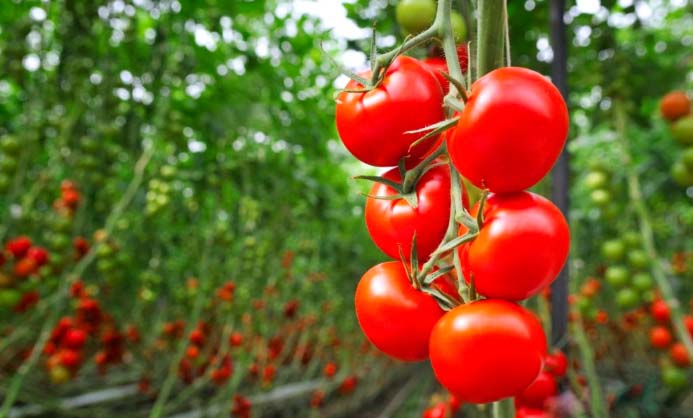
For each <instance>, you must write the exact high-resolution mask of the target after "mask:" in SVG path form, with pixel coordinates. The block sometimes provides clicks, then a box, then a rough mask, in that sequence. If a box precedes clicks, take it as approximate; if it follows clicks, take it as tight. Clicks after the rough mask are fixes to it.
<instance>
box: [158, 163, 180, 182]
mask: <svg viewBox="0 0 693 418" xmlns="http://www.w3.org/2000/svg"><path fill="white" fill-rule="evenodd" d="M160 171H161V176H162V177H163V178H165V179H168V180H171V179H173V178H174V177H176V171H177V170H176V167H174V166H172V165H165V166H163V167H161V170H160Z"/></svg>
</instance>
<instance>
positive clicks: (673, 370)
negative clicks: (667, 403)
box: [662, 366, 688, 392]
mask: <svg viewBox="0 0 693 418" xmlns="http://www.w3.org/2000/svg"><path fill="white" fill-rule="evenodd" d="M662 382H664V386H666V387H667V388H669V390H671V391H673V392H678V391H680V390H682V389H685V388H686V386H688V376H687V373H686V370H683V369H679V368H678V367H673V366H665V367H664V368H662Z"/></svg>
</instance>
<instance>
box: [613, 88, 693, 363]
mask: <svg viewBox="0 0 693 418" xmlns="http://www.w3.org/2000/svg"><path fill="white" fill-rule="evenodd" d="M614 123H615V125H616V131H617V137H618V141H619V144H620V145H621V160H622V162H623V165H624V167H625V168H626V180H627V181H628V197H629V198H630V201H631V204H632V205H633V207H634V208H635V213H636V215H637V217H638V226H639V228H640V235H641V237H642V243H643V248H644V250H645V252H646V253H647V255H648V256H649V258H650V260H651V264H650V265H651V267H650V270H651V273H652V277H654V279H655V283H656V284H657V287H658V288H659V291H660V292H661V294H662V298H663V299H664V302H666V304H667V306H668V307H669V310H670V312H671V323H672V325H673V326H674V332H675V333H676V337H677V338H678V340H679V341H681V343H683V345H684V346H685V347H686V351H688V357H689V358H690V360H691V362H693V341H692V340H691V336H690V334H689V333H688V329H687V328H686V325H685V323H684V322H683V313H682V312H681V303H680V302H679V300H678V299H677V298H676V295H675V294H674V290H673V289H672V288H671V284H670V283H669V280H668V279H667V274H666V271H665V270H664V267H663V266H662V263H661V262H660V261H659V260H660V258H659V254H658V253H657V248H656V246H655V242H654V233H653V232H652V222H651V221H650V214H649V211H648V210H647V206H646V204H645V199H644V198H643V196H642V192H641V190H642V188H641V186H640V179H639V178H638V175H637V173H636V171H635V168H634V167H633V157H632V155H631V152H630V144H629V143H628V138H627V115H626V112H625V109H624V108H623V103H621V102H620V101H619V100H617V101H615V103H614Z"/></svg>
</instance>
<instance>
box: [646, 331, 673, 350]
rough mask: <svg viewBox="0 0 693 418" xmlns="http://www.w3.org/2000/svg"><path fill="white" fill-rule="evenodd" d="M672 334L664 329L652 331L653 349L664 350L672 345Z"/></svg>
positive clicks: (651, 342) (651, 341)
mask: <svg viewBox="0 0 693 418" xmlns="http://www.w3.org/2000/svg"><path fill="white" fill-rule="evenodd" d="M671 340H672V338H671V332H669V330H668V329H666V328H664V327H654V328H652V329H651V330H650V344H652V347H654V348H657V349H659V350H663V349H665V348H667V347H669V344H671Z"/></svg>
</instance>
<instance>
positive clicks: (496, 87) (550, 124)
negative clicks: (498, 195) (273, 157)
mask: <svg viewBox="0 0 693 418" xmlns="http://www.w3.org/2000/svg"><path fill="white" fill-rule="evenodd" d="M567 135H568V109H567V108H566V105H565V102H564V101H563V98H562V97H561V94H560V92H559V91H558V89H556V87H554V85H553V84H551V82H550V81H548V80H547V79H546V78H544V77H543V76H542V75H541V74H539V73H537V72H534V71H531V70H528V69H526V68H518V67H505V68H499V69H497V70H494V71H492V72H490V73H488V74H486V75H485V76H483V77H481V78H480V79H479V80H477V81H476V82H475V83H474V84H473V85H472V89H471V93H470V95H469V100H468V101H467V104H466V105H465V107H464V111H463V112H462V114H461V117H460V121H459V122H458V124H457V127H456V129H455V133H454V135H451V136H450V137H449V138H448V151H449V153H450V158H451V159H452V162H453V163H454V164H455V167H457V169H458V170H459V171H460V173H461V174H462V175H463V176H464V177H466V178H467V179H468V180H469V181H471V182H472V183H473V184H474V185H475V186H477V187H480V188H482V189H486V188H487V189H489V190H490V191H492V192H512V191H519V190H523V189H526V188H528V187H531V186H533V185H534V184H536V183H537V182H538V181H539V180H541V179H542V177H544V176H545V175H546V174H547V173H548V172H549V170H550V169H551V167H552V166H553V165H554V163H555V162H556V160H557V159H558V155H559V154H560V152H561V150H562V149H563V145H564V144H565V140H566V137H567Z"/></svg>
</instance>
